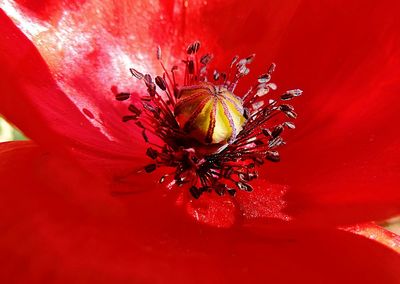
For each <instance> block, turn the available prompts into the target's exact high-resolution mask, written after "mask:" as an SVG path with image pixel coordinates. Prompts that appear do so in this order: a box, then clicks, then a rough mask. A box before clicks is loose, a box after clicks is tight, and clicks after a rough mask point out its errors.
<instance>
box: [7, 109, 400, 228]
mask: <svg viewBox="0 0 400 284" xmlns="http://www.w3.org/2000/svg"><path fill="white" fill-rule="evenodd" d="M26 139H27V138H26V137H25V136H24V135H23V134H22V133H21V132H20V131H19V130H17V129H16V128H14V127H12V126H11V125H10V124H8V123H7V122H6V121H5V120H4V119H3V118H2V117H0V142H6V141H14V140H26ZM381 225H383V226H384V227H385V228H386V229H388V230H390V231H392V232H394V233H396V234H399V235H400V217H395V218H392V219H390V220H387V221H386V222H384V223H383V224H381Z"/></svg>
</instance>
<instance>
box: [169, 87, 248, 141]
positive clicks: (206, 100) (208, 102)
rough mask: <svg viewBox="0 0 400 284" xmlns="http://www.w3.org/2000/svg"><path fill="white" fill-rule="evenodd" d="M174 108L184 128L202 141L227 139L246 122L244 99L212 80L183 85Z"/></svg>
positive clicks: (233, 136)
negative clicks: (215, 84) (194, 84)
mask: <svg viewBox="0 0 400 284" xmlns="http://www.w3.org/2000/svg"><path fill="white" fill-rule="evenodd" d="M174 112H175V116H176V119H177V121H178V123H179V125H180V127H181V128H182V129H183V131H184V132H186V133H187V134H188V135H189V137H191V138H194V139H196V140H197V141H199V142H200V143H203V144H225V143H228V142H229V140H230V139H234V138H235V137H236V136H237V135H238V134H239V132H240V131H241V130H242V126H243V124H244V123H245V122H246V118H245V117H244V116H243V113H244V109H243V104H242V100H241V99H240V98H238V97H236V96H235V95H234V94H232V93H231V92H229V91H228V90H227V89H226V88H224V87H218V86H214V85H212V84H210V83H201V84H200V85H196V86H189V87H184V88H182V89H180V91H179V95H178V102H177V104H176V106H175V110H174Z"/></svg>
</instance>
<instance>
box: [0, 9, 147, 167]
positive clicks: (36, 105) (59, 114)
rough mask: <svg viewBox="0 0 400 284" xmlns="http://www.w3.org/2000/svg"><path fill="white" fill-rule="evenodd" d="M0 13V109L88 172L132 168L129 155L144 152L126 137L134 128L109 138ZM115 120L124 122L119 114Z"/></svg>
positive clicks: (131, 137) (131, 156)
mask: <svg viewBox="0 0 400 284" xmlns="http://www.w3.org/2000/svg"><path fill="white" fill-rule="evenodd" d="M0 17H1V18H0V21H1V24H0V32H1V34H2V36H3V40H1V43H0V57H1V58H0V60H1V64H2V69H1V71H0V72H1V73H0V84H1V90H2V95H1V97H0V111H1V113H2V114H4V115H5V116H6V117H7V118H8V119H9V120H11V121H12V122H13V123H15V124H16V125H17V126H18V127H19V128H21V129H22V130H23V131H24V133H25V134H27V135H28V136H29V137H30V138H32V139H34V140H35V141H37V142H38V143H40V144H42V145H45V146H46V147H47V148H48V149H52V150H56V151H58V152H60V151H62V152H68V153H73V154H74V156H76V157H78V158H79V159H80V160H81V162H85V163H86V164H89V165H90V169H91V170H97V171H101V172H103V173H104V172H106V173H107V172H111V173H115V172H119V171H121V168H122V169H123V170H125V171H126V169H127V168H128V169H134V168H135V167H137V164H136V163H135V162H137V161H134V159H135V158H136V159H137V156H138V154H137V153H140V156H142V152H143V150H142V149H134V146H135V144H137V143H136V142H137V139H136V142H135V141H134V140H133V138H134V135H132V136H129V135H127V133H129V131H130V132H134V131H135V128H133V129H129V130H126V131H125V133H124V134H123V135H119V137H116V136H110V135H111V134H109V133H107V132H106V131H104V129H103V128H104V127H106V128H107V127H111V126H107V125H106V126H104V125H103V126H104V127H103V128H102V126H99V123H100V124H102V123H103V122H101V121H100V120H101V118H99V117H97V116H90V117H88V115H87V114H88V113H89V112H90V111H89V110H88V109H86V108H85V107H84V105H80V103H82V102H80V101H75V102H73V100H72V101H71V100H70V99H69V98H68V97H67V96H66V95H65V93H64V90H61V89H60V87H59V86H58V84H57V83H56V82H55V81H54V79H53V78H52V74H51V73H50V70H49V69H48V67H47V66H46V63H45V62H44V61H43V59H42V58H41V57H40V55H39V53H38V52H37V50H36V48H35V47H34V46H33V45H32V43H31V42H30V41H29V40H28V39H27V38H26V37H25V36H24V35H23V34H22V33H21V32H20V31H19V30H18V29H17V27H15V26H14V24H12V22H11V21H10V20H9V19H8V18H7V16H6V15H5V14H4V13H3V12H1V15H0ZM110 93H111V91H110ZM82 104H83V103H82ZM84 114H86V116H85V115H84ZM116 123H117V124H118V125H123V123H122V122H121V118H120V117H119V118H118V121H117V122H116ZM117 130H118V129H117ZM119 131H121V130H119Z"/></svg>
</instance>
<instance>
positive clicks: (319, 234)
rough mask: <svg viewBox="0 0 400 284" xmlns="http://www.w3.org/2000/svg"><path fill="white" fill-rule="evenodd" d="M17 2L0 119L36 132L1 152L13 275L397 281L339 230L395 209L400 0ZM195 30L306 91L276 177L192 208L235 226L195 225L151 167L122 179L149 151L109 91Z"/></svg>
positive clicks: (389, 254) (372, 253)
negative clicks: (329, 0)
mask: <svg viewBox="0 0 400 284" xmlns="http://www.w3.org/2000/svg"><path fill="white" fill-rule="evenodd" d="M16 2H18V3H14V2H12V1H9V0H3V1H0V3H1V7H2V8H3V9H4V10H5V13H7V14H8V16H10V17H11V18H12V19H13V21H14V23H15V25H14V23H13V22H12V21H11V20H10V19H9V18H8V17H7V16H6V14H5V13H1V16H0V21H1V24H0V32H1V36H2V40H1V42H0V62H1V69H0V75H1V76H0V86H1V96H0V112H1V113H2V114H3V115H4V116H5V117H7V118H8V119H9V120H10V121H11V122H13V123H14V124H15V125H17V126H18V127H19V128H20V129H21V130H23V131H24V133H25V134H27V135H28V136H29V137H30V138H32V140H33V141H35V142H11V143H2V144H0V155H1V163H0V177H1V185H2V188H1V189H2V191H1V201H0V205H1V206H0V208H1V214H0V216H1V217H0V218H1V219H0V224H1V230H2V234H1V235H0V264H1V267H2V269H1V270H0V279H1V280H3V282H4V283H27V282H34V283H35V282H37V283H76V282H82V283H87V282H89V283H111V282H112V283H132V282H134V283H142V282H143V283H149V282H150V283H154V282H184V283H186V282H206V281H208V282H210V281H211V282H243V281H247V282H256V281H257V282H265V281H269V282H272V283H280V282H284V283H285V282H289V281H293V282H307V283H309V282H311V283H313V282H315V283H321V282H322V283H330V282H332V283H338V282H339V281H341V282H351V281H353V282H354V281H356V282H370V283H377V282H379V283H398V282H399V280H400V279H399V276H398V273H397V270H398V267H399V264H400V258H399V256H398V254H396V253H395V252H394V251H392V250H390V249H388V248H386V247H384V246H382V245H381V244H379V243H377V242H374V241H371V240H368V239H366V238H363V237H360V236H358V235H355V234H351V233H349V232H346V231H344V230H337V229H335V228H336V227H337V226H341V227H347V226H349V225H352V224H355V223H360V222H366V221H371V220H382V219H384V218H387V217H389V216H391V215H394V214H397V213H399V208H400V207H399V200H400V193H399V191H398V185H399V182H398V180H399V173H400V171H399V170H400V167H399V158H400V157H399V156H400V151H399V149H400V148H399V146H400V145H399V144H400V138H399V137H400V136H399V135H398V133H397V132H396V121H398V118H397V113H398V104H399V100H400V99H399V98H400V97H399V96H398V90H399V86H400V84H399V82H398V76H397V71H398V66H399V63H400V62H399V61H400V60H399V59H400V50H399V49H398V46H399V39H400V38H399V37H400V34H399V33H398V30H397V27H398V26H399V24H400V23H398V22H399V20H398V19H399V18H398V16H397V10H398V8H400V7H399V6H400V5H399V3H397V1H379V3H364V2H361V1H353V2H352V3H348V1H346V2H345V1H336V2H335V4H320V3H319V4H316V3H312V2H311V1H290V2H288V1H285V3H284V4H282V3H281V2H282V1H268V2H267V3H264V1H253V2H252V3H249V2H246V1H244V2H243V1H215V2H213V3H207V2H204V1H193V2H192V1H184V2H183V3H182V2H180V1H178V2H174V1H161V2H154V3H151V4H149V3H148V1H118V4H117V1H95V0H86V1H85V0H79V1H78V0H77V1H29V0H24V1H23V0H20V1H16ZM114 2H115V3H114ZM22 32H23V33H24V34H25V35H26V36H27V37H28V38H29V39H30V40H31V41H32V42H31V41H29V40H28V38H27V37H26V36H25V35H24V34H23V33H22ZM193 38H199V40H200V41H201V42H202V43H203V44H204V46H206V47H207V48H208V49H210V50H212V51H213V53H214V54H215V55H217V58H218V59H219V60H220V62H218V61H217V62H216V64H217V65H218V64H222V63H224V64H225V63H227V62H229V60H230V58H231V55H235V54H242V55H247V54H248V53H249V52H255V53H256V54H257V57H258V62H256V63H255V66H253V69H252V74H255V75H257V74H259V73H262V70H263V68H264V66H265V65H266V64H268V63H269V62H271V61H275V62H276V63H277V64H278V68H279V69H278V70H279V71H277V72H276V76H275V80H276V81H277V83H278V85H279V86H280V89H281V90H285V89H290V88H293V87H297V86H299V87H301V88H302V89H304V91H305V93H306V96H305V97H304V98H303V100H302V101H299V102H298V104H297V109H298V111H299V113H301V116H300V118H299V120H298V122H297V124H298V129H297V130H296V131H295V132H293V133H292V135H291V136H290V138H289V144H290V145H289V146H288V147H286V148H285V149H284V151H283V152H282V157H283V161H282V162H281V163H279V164H273V165H270V166H265V167H263V169H262V171H263V176H265V179H267V180H268V182H267V181H266V180H258V182H257V183H255V184H254V186H255V187H256V190H255V191H254V192H252V193H243V194H239V195H238V196H237V197H236V198H234V199H232V198H230V197H227V196H224V197H219V198H211V197H207V196H204V198H203V196H202V198H200V199H199V200H198V201H194V200H191V199H189V198H188V197H184V198H183V199H182V200H181V201H182V204H183V205H184V208H185V209H186V211H187V212H189V213H190V215H191V216H194V217H195V218H196V219H197V220H199V221H201V222H203V223H208V224H212V225H217V226H220V227H229V228H215V227H213V226H207V225H204V224H201V222H197V221H195V220H193V219H192V218H188V217H187V216H188V214H185V213H184V212H182V210H181V208H182V207H181V206H177V204H176V196H175V194H176V193H178V190H175V191H173V192H170V193H167V192H166V190H165V189H164V187H163V186H159V185H158V184H157V182H156V181H157V178H156V177H158V176H157V175H156V174H154V175H153V174H152V175H151V176H148V175H146V176H144V175H137V174H132V175H130V180H124V181H123V182H121V180H120V179H119V177H121V176H126V174H127V173H130V172H131V171H133V170H135V169H137V168H138V167H139V166H142V165H145V164H146V163H148V160H147V158H146V157H145V156H144V155H143V153H144V152H145V150H146V146H145V144H144V143H143V142H142V139H141V137H140V136H141V135H140V133H138V132H135V131H134V128H132V127H131V126H130V125H129V124H124V123H121V114H122V113H123V111H124V107H123V106H122V105H121V104H120V103H117V102H115V100H114V97H113V96H110V94H109V90H110V87H111V86H112V85H117V86H118V87H120V88H126V89H127V90H129V91H136V92H140V90H142V87H141V86H140V87H139V86H138V85H135V84H134V83H132V79H131V78H130V74H129V73H128V72H127V70H129V68H130V67H135V68H136V67H137V68H139V67H140V69H144V70H153V71H154V73H160V70H159V69H158V68H159V67H158V66H157V65H156V64H155V61H154V60H153V59H152V58H153V53H154V47H156V46H157V45H159V44H161V47H162V49H163V51H164V58H168V59H169V61H170V62H168V63H173V62H174V61H175V60H176V58H179V56H180V53H181V51H182V50H181V49H182V47H183V46H184V43H187V42H189V41H190V40H192V39H193ZM32 43H33V44H32ZM226 55H228V56H229V57H228V58H226V57H225V56H226ZM260 58H261V59H260ZM225 61H226V62H225ZM289 84H290V85H289ZM37 145H39V146H37ZM264 171H265V173H264ZM132 190H133V191H134V192H135V193H134V194H127V195H124V196H117V197H115V196H112V195H111V194H110V192H124V191H129V192H130V191H132ZM358 229H359V228H358ZM358 229H356V231H358ZM370 230H372V229H370ZM376 230H377V231H379V233H381V232H380V230H379V229H376ZM368 232H371V231H368ZM390 237H393V236H390ZM385 238H386V237H385ZM392 242H393V243H392V245H393V246H396V245H397V246H398V244H396V238H393V240H392Z"/></svg>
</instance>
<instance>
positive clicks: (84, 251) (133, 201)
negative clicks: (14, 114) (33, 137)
mask: <svg viewBox="0 0 400 284" xmlns="http://www.w3.org/2000/svg"><path fill="white" fill-rule="evenodd" d="M0 155H1V157H2V160H1V162H0V173H1V175H0V178H1V180H2V185H4V186H2V187H1V196H2V198H1V199H0V210H1V212H0V224H1V231H2V234H1V235H0V265H1V267H2V269H1V270H0V279H1V280H2V282H3V283H41V284H45V283H166V282H173V283H188V282H190V283H204V282H207V283H243V282H251V283H258V282H260V283H264V282H272V283H292V282H295V283H305V281H307V282H306V283H352V282H356V283H360V282H361V283H398V282H399V281H400V278H399V275H398V273H397V269H398V267H399V265H400V257H399V256H398V254H397V253H395V252H394V251H392V250H391V249H389V248H386V247H384V246H382V245H381V244H379V243H377V242H375V241H371V240H368V239H366V238H364V237H362V236H357V235H355V234H351V233H348V232H344V231H340V230H333V229H321V228H318V229H313V228H308V229H307V228H304V227H303V228H295V227H288V226H282V227H275V226H268V225H265V224H264V225H262V226H258V227H254V226H234V227H232V228H230V229H216V228H212V227H210V226H204V225H201V224H199V223H196V222H193V220H191V219H190V218H188V217H187V216H186V215H185V214H182V212H180V210H179V209H177V207H175V206H173V205H172V203H171V202H168V201H167V199H168V198H169V197H168V196H166V197H165V196H163V195H162V194H160V192H161V191H162V189H161V188H160V187H159V188H158V189H154V190H150V191H146V192H143V193H138V194H133V195H131V196H129V195H127V196H124V197H122V198H115V197H112V196H111V195H109V194H101V192H102V190H101V189H106V188H107V187H108V185H107V184H104V183H102V182H101V181H99V180H96V179H89V178H88V177H87V176H86V175H87V174H86V173H85V172H84V171H82V170H79V169H78V168H77V167H76V166H75V165H72V164H70V163H69V162H66V161H65V160H58V159H56V158H54V156H52V155H49V154H48V153H47V152H46V151H43V150H41V149H40V148H38V147H37V146H36V145H34V144H33V143H32V142H11V143H2V144H0ZM55 165H56V166H55ZM21 177H23V178H21ZM82 188H84V189H85V190H84V192H82ZM99 192H100V193H99ZM95 193H97V194H95ZM11 208H12V210H10V209H11ZM360 260H362V261H360Z"/></svg>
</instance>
